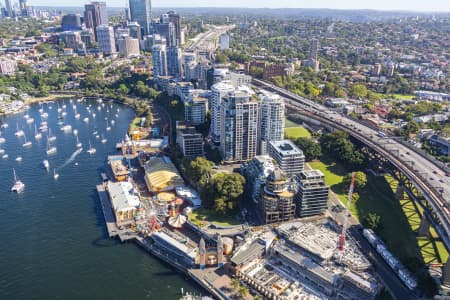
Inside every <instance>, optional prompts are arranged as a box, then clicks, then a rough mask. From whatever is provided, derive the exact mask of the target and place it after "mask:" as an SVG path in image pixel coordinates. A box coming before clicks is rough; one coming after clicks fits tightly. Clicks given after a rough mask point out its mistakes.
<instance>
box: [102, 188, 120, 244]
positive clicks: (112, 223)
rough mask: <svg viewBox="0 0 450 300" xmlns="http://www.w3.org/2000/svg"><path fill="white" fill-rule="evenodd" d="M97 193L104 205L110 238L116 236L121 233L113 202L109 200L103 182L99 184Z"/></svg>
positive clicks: (103, 209) (104, 214)
mask: <svg viewBox="0 0 450 300" xmlns="http://www.w3.org/2000/svg"><path fill="white" fill-rule="evenodd" d="M97 193H98V198H99V199H100V204H101V206H102V211H103V216H104V217H105V222H106V229H107V230H108V235H109V237H110V238H113V237H116V236H118V235H119V228H117V225H116V219H115V217H114V214H113V209H112V206H111V202H110V201H109V196H108V193H107V192H106V188H105V186H104V185H103V184H98V185H97Z"/></svg>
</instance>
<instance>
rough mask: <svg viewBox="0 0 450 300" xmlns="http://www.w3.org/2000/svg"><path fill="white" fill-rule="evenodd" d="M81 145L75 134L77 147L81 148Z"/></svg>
mask: <svg viewBox="0 0 450 300" xmlns="http://www.w3.org/2000/svg"><path fill="white" fill-rule="evenodd" d="M82 146H83V144H82V143H81V142H80V140H79V139H78V136H77V148H81V147H82Z"/></svg>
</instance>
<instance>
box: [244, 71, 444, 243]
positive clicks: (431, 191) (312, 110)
mask: <svg viewBox="0 0 450 300" xmlns="http://www.w3.org/2000/svg"><path fill="white" fill-rule="evenodd" d="M252 84H253V85H255V86H257V87H260V88H263V89H266V90H270V91H272V92H276V93H278V94H279V95H280V96H282V97H284V98H285V99H286V100H285V103H286V106H287V107H288V108H291V109H294V110H297V111H300V112H301V113H302V114H304V115H306V116H308V117H310V118H312V119H314V120H317V121H319V122H321V123H323V124H324V125H326V126H328V127H333V128H336V129H339V130H344V131H346V132H348V133H349V134H350V135H351V136H353V137H354V138H356V139H358V140H359V141H361V142H362V143H363V144H365V145H367V146H368V147H370V148H371V149H372V150H373V151H376V152H377V153H379V154H380V155H381V156H383V157H385V158H386V159H387V160H388V161H389V162H390V163H391V164H392V165H394V166H395V167H396V168H397V169H398V170H399V171H400V172H402V173H403V174H404V175H405V176H406V177H407V178H408V179H409V180H410V182H412V183H413V184H414V186H415V187H416V188H417V190H418V191H420V192H421V194H422V195H423V197H424V199H425V200H426V201H427V203H428V204H429V206H430V207H431V209H432V212H433V213H434V216H435V217H434V218H431V220H429V221H430V222H431V223H432V225H433V227H435V229H436V231H437V232H438V234H439V236H440V238H441V239H442V241H443V242H444V244H445V246H446V248H447V250H449V251H450V237H449V236H450V210H449V207H450V188H449V187H450V177H448V176H447V175H448V174H449V172H450V171H449V170H448V169H447V167H446V166H443V165H440V164H439V165H438V164H437V163H436V162H435V161H433V160H432V159H430V158H428V157H426V156H425V155H423V154H421V153H420V152H417V151H415V150H414V149H413V148H411V147H408V146H407V145H405V144H404V143H401V142H399V141H398V140H396V139H394V138H392V137H389V136H385V135H384V134H381V133H380V132H379V131H378V130H376V129H375V128H371V127H369V126H367V125H365V124H361V123H360V122H357V121H355V120H353V119H349V118H347V117H345V116H343V115H341V114H338V113H336V112H334V111H332V110H329V109H327V108H326V107H324V106H322V105H320V104H317V103H315V102H313V101H311V100H309V99H306V98H304V97H300V96H298V95H296V94H294V93H292V92H290V91H288V90H286V89H282V88H279V87H276V86H274V85H272V84H270V83H267V82H264V81H261V80H258V79H253V80H252Z"/></svg>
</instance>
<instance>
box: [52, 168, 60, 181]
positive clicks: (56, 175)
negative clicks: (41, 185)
mask: <svg viewBox="0 0 450 300" xmlns="http://www.w3.org/2000/svg"><path fill="white" fill-rule="evenodd" d="M53 178H55V180H57V179H58V178H59V174H58V173H56V169H55V168H53Z"/></svg>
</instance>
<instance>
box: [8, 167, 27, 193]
mask: <svg viewBox="0 0 450 300" xmlns="http://www.w3.org/2000/svg"><path fill="white" fill-rule="evenodd" d="M13 173H14V185H13V186H12V188H11V192H16V193H21V192H23V190H24V189H25V184H24V183H23V182H22V181H20V180H19V178H18V177H17V175H16V170H14V169H13Z"/></svg>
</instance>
